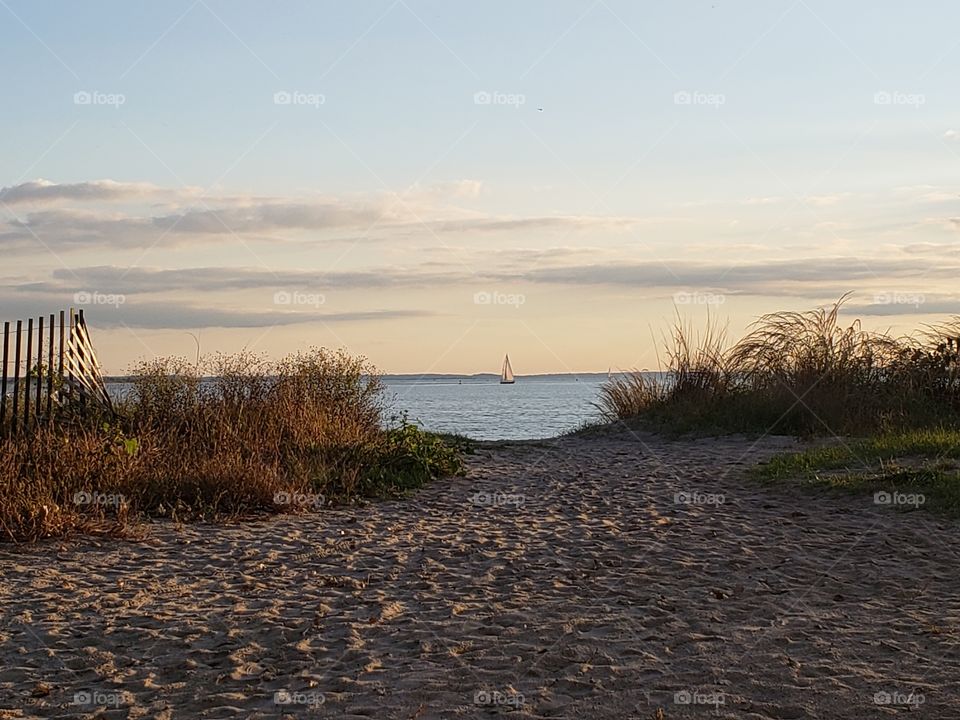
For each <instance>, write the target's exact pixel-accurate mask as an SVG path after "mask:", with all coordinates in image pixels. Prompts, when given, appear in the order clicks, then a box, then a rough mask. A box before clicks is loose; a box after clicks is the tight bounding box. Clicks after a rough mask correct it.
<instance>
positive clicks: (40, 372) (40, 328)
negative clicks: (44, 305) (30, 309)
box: [33, 315, 43, 422]
mask: <svg viewBox="0 0 960 720" xmlns="http://www.w3.org/2000/svg"><path fill="white" fill-rule="evenodd" d="M37 325H38V327H37V395H36V398H37V401H36V402H35V403H34V408H35V409H34V411H33V412H34V413H35V414H36V416H37V422H39V421H40V415H41V413H42V412H43V409H42V408H41V407H40V402H41V401H42V400H43V315H41V316H40V317H39V318H37Z"/></svg>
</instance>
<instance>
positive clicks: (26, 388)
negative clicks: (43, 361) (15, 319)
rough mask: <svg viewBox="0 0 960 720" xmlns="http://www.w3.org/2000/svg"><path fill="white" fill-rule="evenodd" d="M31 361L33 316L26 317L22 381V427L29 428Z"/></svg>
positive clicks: (27, 429)
mask: <svg viewBox="0 0 960 720" xmlns="http://www.w3.org/2000/svg"><path fill="white" fill-rule="evenodd" d="M32 362H33V318H27V362H26V365H24V368H25V369H26V372H25V373H24V383H23V429H24V430H26V431H29V430H30V391H31V389H32V388H31V387H30V381H31V380H32V379H33V368H32V367H31V366H30V363H32Z"/></svg>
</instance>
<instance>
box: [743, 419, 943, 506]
mask: <svg viewBox="0 0 960 720" xmlns="http://www.w3.org/2000/svg"><path fill="white" fill-rule="evenodd" d="M751 472H752V475H753V476H754V477H755V478H756V479H759V480H761V481H765V482H797V483H800V484H801V485H803V486H806V487H810V488H827V489H832V490H837V491H843V492H850V493H856V494H862V495H870V494H872V495H873V498H874V502H875V503H876V504H878V505H889V506H893V507H897V508H899V509H905V510H912V509H925V510H930V511H933V512H938V513H942V514H945V515H949V516H951V517H960V431H957V430H954V429H944V428H934V429H926V430H914V431H908V432H898V433H887V434H883V435H878V436H876V437H871V438H866V439H860V440H851V441H846V442H835V443H831V444H830V445H827V446H822V447H817V448H812V449H809V450H805V451H803V452H797V453H789V454H784V455H779V456H776V457H774V458H772V459H771V460H770V461H769V462H766V463H763V464H761V465H759V466H757V467H756V468H754V469H753V470H752V471H751Z"/></svg>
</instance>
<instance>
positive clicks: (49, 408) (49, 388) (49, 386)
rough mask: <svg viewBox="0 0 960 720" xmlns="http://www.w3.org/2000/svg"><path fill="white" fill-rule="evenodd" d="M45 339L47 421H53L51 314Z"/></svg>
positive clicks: (51, 314)
mask: <svg viewBox="0 0 960 720" xmlns="http://www.w3.org/2000/svg"><path fill="white" fill-rule="evenodd" d="M47 332H48V333H49V335H48V337H47V421H50V420H52V419H53V313H50V329H49V330H48V331H47Z"/></svg>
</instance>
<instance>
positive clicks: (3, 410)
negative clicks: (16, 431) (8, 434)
mask: <svg viewBox="0 0 960 720" xmlns="http://www.w3.org/2000/svg"><path fill="white" fill-rule="evenodd" d="M8 362H10V321H9V320H8V321H5V322H4V323H3V390H2V392H3V394H2V395H0V433H2V432H3V423H5V422H6V420H7V363H8Z"/></svg>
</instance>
